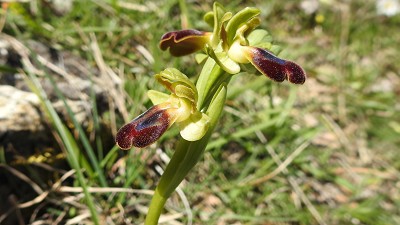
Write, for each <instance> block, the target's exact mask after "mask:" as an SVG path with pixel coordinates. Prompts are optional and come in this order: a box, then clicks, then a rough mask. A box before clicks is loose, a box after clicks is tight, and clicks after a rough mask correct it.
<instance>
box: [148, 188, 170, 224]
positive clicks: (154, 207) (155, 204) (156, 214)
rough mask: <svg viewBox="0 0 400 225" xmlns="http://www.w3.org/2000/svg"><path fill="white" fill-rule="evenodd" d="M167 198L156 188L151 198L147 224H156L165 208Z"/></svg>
mask: <svg viewBox="0 0 400 225" xmlns="http://www.w3.org/2000/svg"><path fill="white" fill-rule="evenodd" d="M166 201H167V198H165V197H163V196H161V194H160V192H159V191H158V190H157V189H156V190H155V192H154V195H153V198H152V199H151V203H150V207H149V211H148V213H147V216H146V221H145V224H146V225H156V224H157V223H158V219H159V218H160V215H161V211H162V210H163V209H164V205H165V202H166Z"/></svg>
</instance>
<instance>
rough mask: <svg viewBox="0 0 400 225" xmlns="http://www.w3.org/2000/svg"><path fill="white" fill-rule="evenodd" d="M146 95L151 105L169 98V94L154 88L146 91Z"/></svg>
mask: <svg viewBox="0 0 400 225" xmlns="http://www.w3.org/2000/svg"><path fill="white" fill-rule="evenodd" d="M147 97H149V99H150V100H151V102H152V103H153V105H158V104H160V103H163V102H166V101H167V100H168V99H169V98H170V95H168V94H165V93H163V92H159V91H155V90H149V91H147Z"/></svg>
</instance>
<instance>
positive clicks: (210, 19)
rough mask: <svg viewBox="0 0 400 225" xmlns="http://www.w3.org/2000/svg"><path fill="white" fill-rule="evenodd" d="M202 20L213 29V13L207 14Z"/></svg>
mask: <svg viewBox="0 0 400 225" xmlns="http://www.w3.org/2000/svg"><path fill="white" fill-rule="evenodd" d="M203 20H204V21H205V22H206V23H207V24H208V25H209V26H210V27H214V12H213V11H211V12H207V13H206V14H205V15H204V17H203Z"/></svg>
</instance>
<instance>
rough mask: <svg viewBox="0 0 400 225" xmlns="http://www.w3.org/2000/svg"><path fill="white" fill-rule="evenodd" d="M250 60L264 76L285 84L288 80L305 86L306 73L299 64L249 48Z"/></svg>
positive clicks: (259, 49) (265, 51) (262, 50)
mask: <svg viewBox="0 0 400 225" xmlns="http://www.w3.org/2000/svg"><path fill="white" fill-rule="evenodd" d="M249 49H250V50H249V51H248V52H247V54H249V57H248V59H249V60H250V62H251V63H252V64H253V65H254V66H255V67H256V68H257V69H258V70H259V71H260V72H261V73H262V74H264V75H266V76H267V77H269V78H270V79H272V80H274V81H277V82H283V81H284V80H288V81H289V82H291V83H294V84H303V83H304V82H305V81H306V73H305V72H304V70H303V68H301V66H299V65H298V64H296V63H294V62H292V61H288V60H284V59H281V58H279V57H277V56H275V55H273V54H272V53H271V52H269V51H267V50H264V49H261V48H255V47H249Z"/></svg>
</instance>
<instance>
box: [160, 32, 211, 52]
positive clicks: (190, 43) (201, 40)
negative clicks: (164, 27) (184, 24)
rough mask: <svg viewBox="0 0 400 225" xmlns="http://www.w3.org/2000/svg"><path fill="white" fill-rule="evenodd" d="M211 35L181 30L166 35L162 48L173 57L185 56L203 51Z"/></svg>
mask: <svg viewBox="0 0 400 225" xmlns="http://www.w3.org/2000/svg"><path fill="white" fill-rule="evenodd" d="M209 38H210V33H208V32H203V31H198V30H179V31H172V32H168V33H166V34H164V35H163V36H162V37H161V41H160V48H161V49H162V50H163V51H165V50H167V49H168V48H169V52H170V53H171V55H173V56H183V55H188V54H191V53H194V52H197V51H199V50H201V49H202V48H203V47H204V46H205V44H206V43H207V42H208V41H209Z"/></svg>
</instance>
